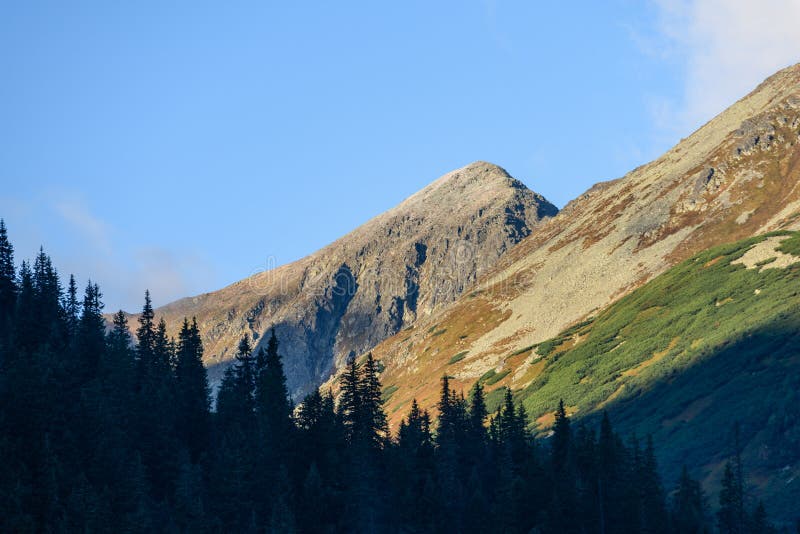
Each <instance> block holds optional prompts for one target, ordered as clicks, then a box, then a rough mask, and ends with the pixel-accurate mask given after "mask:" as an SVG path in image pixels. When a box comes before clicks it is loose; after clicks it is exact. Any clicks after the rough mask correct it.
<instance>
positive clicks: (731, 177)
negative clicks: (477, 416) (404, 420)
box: [374, 65, 800, 419]
mask: <svg viewBox="0 0 800 534" xmlns="http://www.w3.org/2000/svg"><path fill="white" fill-rule="evenodd" d="M798 183H800V65H797V66H794V67H791V68H788V69H785V70H783V71H781V72H779V73H777V74H776V75H774V76H772V77H771V78H769V79H768V80H766V81H765V82H764V83H762V84H761V85H760V86H759V87H758V88H756V90H754V91H753V92H752V93H751V94H749V95H747V96H746V97H745V98H743V99H742V100H740V101H739V102H737V103H736V104H734V105H733V106H732V107H730V108H729V109H728V110H726V111H725V112H723V113H722V114H720V115H719V116H718V117H716V118H715V119H713V120H712V121H710V122H709V123H708V124H706V125H705V126H703V127H702V128H700V129H699V130H698V131H696V132H695V133H694V134H692V135H691V136H690V137H688V138H687V139H684V140H682V141H681V142H680V143H679V144H678V145H676V146H675V147H674V148H673V149H671V150H670V151H669V152H667V153H666V154H664V155H663V156H662V157H660V158H659V159H657V160H655V161H654V162H652V163H649V164H647V165H644V166H642V167H640V168H638V169H635V170H634V171H632V172H631V173H629V174H628V175H626V176H625V177H623V178H621V179H618V180H614V181H611V182H605V183H600V184H597V185H595V186H594V187H592V188H591V189H590V190H589V191H587V192H586V193H585V194H583V195H581V196H580V197H579V198H577V199H576V200H574V201H572V202H571V203H570V204H568V205H567V206H566V207H565V208H564V209H563V210H562V211H561V212H560V213H559V214H558V215H557V216H556V217H554V218H552V219H550V220H548V221H547V222H545V223H544V224H543V225H541V226H540V227H539V228H537V230H536V232H535V234H534V235H532V236H530V237H528V238H526V239H525V240H524V241H523V242H522V243H520V244H519V246H517V247H515V248H514V249H513V250H512V251H511V253H509V254H508V255H506V256H505V257H503V258H502V259H501V260H500V261H499V262H498V263H497V265H496V266H495V267H493V268H492V269H491V270H490V272H489V273H488V274H487V275H486V276H484V277H482V279H481V280H480V281H479V282H478V283H477V284H476V286H475V287H474V288H473V290H472V291H470V293H469V294H468V295H464V296H462V297H461V298H459V299H458V301H456V302H455V303H454V304H452V305H450V306H448V307H446V308H444V309H442V310H441V311H440V312H438V313H437V314H435V315H434V316H431V317H429V318H426V319H425V320H424V321H422V322H420V323H419V324H417V326H416V328H415V329H414V331H413V332H410V333H406V332H404V333H403V334H401V335H397V336H394V337H392V338H390V339H388V340H387V341H385V342H383V343H382V344H380V345H379V346H378V347H376V348H375V349H374V352H375V356H376V358H379V359H381V360H382V361H383V363H384V365H385V366H386V371H385V372H384V373H383V375H382V377H381V378H382V381H383V383H384V384H385V385H392V386H397V388H399V389H397V390H396V392H395V393H394V394H393V396H392V398H391V400H390V402H389V403H388V404H387V411H388V413H389V414H390V415H391V414H394V415H393V416H394V417H395V419H396V418H397V417H400V416H402V415H403V414H404V410H402V409H398V408H399V407H401V406H403V405H406V404H407V403H409V402H410V399H411V398H412V397H416V398H417V399H418V400H419V401H420V404H421V405H422V406H423V407H431V406H432V405H433V404H434V403H435V400H436V391H437V389H438V379H439V377H441V376H442V374H443V373H445V372H446V373H447V374H449V375H454V376H455V378H456V380H455V381H454V383H455V384H456V386H457V387H458V386H459V385H460V386H463V387H464V388H465V389H466V388H468V387H469V386H471V384H472V383H474V381H475V380H476V379H477V378H478V377H480V376H481V375H483V374H484V373H486V372H487V371H489V370H491V369H496V370H497V371H498V372H500V370H501V369H508V370H510V372H508V373H507V374H506V375H504V378H503V379H502V380H500V381H497V382H495V384H496V385H493V386H492V387H500V386H504V385H508V386H511V387H514V388H521V387H524V386H525V385H526V384H527V383H530V381H531V376H533V375H535V366H536V365H537V361H536V359H535V354H534V355H533V356H534V357H532V358H527V359H526V358H524V357H520V356H518V355H519V354H521V352H520V351H521V349H524V348H525V347H530V346H531V345H533V344H535V343H538V342H541V341H544V340H546V339H548V338H551V337H553V336H555V335H556V334H558V332H559V331H561V330H562V329H564V328H565V327H567V326H569V325H571V324H574V323H576V322H578V321H580V320H581V319H583V318H585V317H587V316H590V315H592V314H594V313H596V312H597V311H598V310H599V309H601V308H603V307H605V306H607V305H608V304H609V303H611V302H613V301H615V300H616V299H618V298H619V297H621V296H622V295H625V294H627V293H629V292H630V291H631V290H632V289H634V288H636V287H639V286H640V285H642V284H643V283H644V282H645V281H647V280H649V279H651V278H652V277H654V276H655V275H657V274H660V273H661V272H663V271H664V270H666V269H667V268H668V267H670V266H672V265H675V264H676V263H677V262H679V261H681V260H683V259H685V258H687V257H689V256H690V255H692V254H694V253H695V252H698V251H700V250H704V249H706V248H708V247H710V246H713V245H716V244H721V243H726V242H732V241H735V240H738V239H741V238H745V237H748V236H752V235H756V234H759V233H763V232H766V231H769V230H775V229H796V228H798V226H799V225H800V188H798ZM434 325H435V329H436V331H437V332H442V333H441V334H439V335H438V336H435V337H434V336H432V334H431V333H430V330H431V327H432V326H434ZM463 351H469V352H468V354H467V355H466V357H463V358H461V359H460V360H459V361H458V363H457V364H449V363H448V362H449V359H450V358H451V357H452V356H453V355H454V354H457V353H461V352H463ZM522 352H524V351H522ZM528 352H530V351H528ZM528 370H530V372H527V371H528ZM531 415H533V416H538V415H539V414H531Z"/></svg>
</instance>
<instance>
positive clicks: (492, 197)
mask: <svg viewBox="0 0 800 534" xmlns="http://www.w3.org/2000/svg"><path fill="white" fill-rule="evenodd" d="M556 213H557V209H556V208H555V207H554V206H553V205H552V204H550V203H549V202H547V200H545V199H544V198H542V197H541V196H540V195H538V194H536V193H534V192H532V191H531V190H529V189H528V188H527V187H525V186H524V185H523V184H522V183H521V182H519V181H517V180H515V179H513V178H511V177H510V176H509V175H508V173H506V171H504V170H503V169H501V168H500V167H497V166H495V165H492V164H490V163H485V162H476V163H473V164H471V165H468V166H466V167H464V168H462V169H459V170H456V171H453V172H451V173H448V174H447V175H445V176H443V177H441V178H440V179H438V180H436V181H435V182H433V183H432V184H430V185H429V186H427V187H426V188H424V189H423V190H421V191H419V192H418V193H416V194H414V195H412V196H411V197H409V198H408V199H406V200H405V201H404V202H402V203H401V204H399V205H398V206H397V207H395V208H393V209H391V210H389V211H387V212H385V213H383V214H381V215H379V216H377V217H375V218H374V219H372V220H370V221H369V222H367V223H366V224H364V225H362V226H361V227H359V228H357V229H356V230H354V231H352V232H350V233H349V234H347V235H346V236H344V237H342V238H341V239H338V240H337V241H335V242H334V243H332V244H330V245H328V246H327V247H325V248H323V249H321V250H319V251H318V252H316V253H314V254H312V255H310V256H308V257H306V258H303V259H301V260H299V261H297V262H294V263H291V264H288V265H284V266H281V267H278V268H276V269H273V270H270V271H267V272H262V273H257V274H255V275H253V276H251V277H249V278H246V279H244V280H242V281H240V282H237V283H235V284H232V285H231V286H228V287H226V288H224V289H221V290H219V291H215V292H212V293H206V294H203V295H198V296H196V297H190V298H185V299H182V300H179V301H176V302H174V303H172V304H169V305H167V306H164V307H162V308H159V309H158V310H156V314H157V316H163V317H165V319H166V321H167V323H168V325H169V327H170V328H175V327H176V326H177V325H179V323H180V321H181V320H182V319H183V317H184V316H188V317H191V316H196V317H197V320H198V323H199V326H200V330H201V332H202V333H203V336H204V337H203V342H204V345H205V348H206V363H207V365H208V366H209V368H210V375H211V378H212V381H214V380H216V379H217V378H218V377H219V376H220V371H221V369H222V368H223V367H224V365H225V364H226V363H227V362H230V361H231V360H232V359H233V357H234V352H235V347H236V345H237V343H238V340H239V339H240V338H241V337H242V335H244V334H247V335H250V336H251V337H252V338H253V339H254V340H256V343H259V342H261V340H262V339H263V337H264V334H265V332H266V331H267V330H268V329H269V328H271V327H274V328H275V329H276V333H277V335H278V337H279V339H280V343H281V352H282V355H283V356H284V365H285V368H286V374H287V378H288V383H289V387H290V390H291V391H292V393H293V394H294V396H295V397H298V396H300V395H302V394H303V393H305V392H307V391H309V389H310V388H313V387H316V386H317V385H319V383H320V382H321V381H322V380H324V379H325V378H327V377H328V376H329V375H330V374H331V373H332V372H333V371H334V369H336V368H337V367H340V366H341V365H342V364H343V363H344V362H345V361H346V359H347V357H348V356H350V355H357V354H361V353H363V352H364V351H367V350H369V349H370V348H372V347H373V346H375V345H377V344H378V343H380V342H381V341H383V340H384V339H386V338H388V337H390V336H392V335H394V334H396V333H397V332H399V331H401V330H403V329H405V328H408V327H409V326H411V325H413V324H415V323H416V322H417V321H418V320H419V319H420V318H422V317H427V316H429V315H431V314H433V313H435V312H436V311H437V310H439V309H440V308H441V307H442V306H444V305H446V304H449V303H450V302H452V301H454V300H455V299H456V298H457V297H458V296H459V295H460V294H461V293H462V292H464V291H465V290H466V289H467V288H469V287H471V286H472V285H473V284H474V283H475V281H476V280H477V278H478V277H479V276H480V275H482V274H484V273H485V272H487V271H488V270H489V269H490V268H491V267H492V266H493V265H494V264H495V263H496V261H497V260H498V259H499V258H500V257H501V256H503V255H504V254H506V253H507V252H508V251H509V250H510V249H511V248H512V247H513V246H514V245H515V244H517V243H518V242H519V241H521V240H522V239H524V238H525V237H527V236H528V235H530V234H531V232H532V231H533V230H534V228H535V227H537V225H538V224H539V223H540V222H541V221H542V220H543V219H546V218H548V217H551V216H553V215H555V214H556Z"/></svg>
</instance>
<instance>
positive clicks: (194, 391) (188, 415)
mask: <svg viewBox="0 0 800 534" xmlns="http://www.w3.org/2000/svg"><path fill="white" fill-rule="evenodd" d="M175 387H176V392H175V394H176V397H177V409H178V413H179V417H178V419H177V425H178V428H177V430H178V435H179V436H180V440H181V442H182V444H183V446H184V447H186V448H187V450H188V451H189V457H190V460H191V461H192V462H197V461H198V459H199V458H200V454H201V453H202V452H203V451H204V450H205V449H206V448H207V446H208V439H209V436H210V432H211V428H210V424H211V420H210V417H211V414H210V405H211V400H210V395H211V390H210V388H209V386H208V377H207V375H206V368H205V366H204V365H203V342H202V340H201V339H200V331H199V329H198V327H197V319H195V318H192V323H191V325H190V324H189V321H188V320H187V319H185V318H184V320H183V325H182V327H181V331H180V333H179V334H178V346H177V350H176V358H175Z"/></svg>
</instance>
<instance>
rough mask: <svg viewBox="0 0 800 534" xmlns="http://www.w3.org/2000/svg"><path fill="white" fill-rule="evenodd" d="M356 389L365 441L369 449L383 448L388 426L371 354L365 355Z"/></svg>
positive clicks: (379, 384) (376, 371)
mask: <svg viewBox="0 0 800 534" xmlns="http://www.w3.org/2000/svg"><path fill="white" fill-rule="evenodd" d="M358 387H359V400H360V409H361V412H362V417H361V419H362V421H363V423H364V433H365V439H366V440H367V442H368V443H369V445H370V446H371V447H374V448H376V449H380V448H383V447H384V445H385V444H386V440H387V438H388V434H389V426H388V423H387V421H386V413H385V412H384V411H383V400H382V398H381V383H380V380H379V379H378V368H377V365H376V363H375V360H374V359H373V357H372V353H369V354H367V360H366V361H365V362H364V368H363V371H362V373H361V377H360V380H359V384H358Z"/></svg>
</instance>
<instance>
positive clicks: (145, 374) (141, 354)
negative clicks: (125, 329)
mask: <svg viewBox="0 0 800 534" xmlns="http://www.w3.org/2000/svg"><path fill="white" fill-rule="evenodd" d="M154 319H155V312H154V311H153V303H152V301H151V300H150V291H149V290H146V291H145V292H144V306H143V307H142V313H141V314H140V315H139V327H138V328H137V329H136V340H137V346H136V353H137V355H136V357H137V362H138V367H139V372H138V375H139V376H138V378H139V387H140V388H141V387H142V386H143V385H144V382H145V381H146V380H148V379H149V376H150V375H151V362H152V361H153V360H154V358H155V337H156V330H155V322H154Z"/></svg>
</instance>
